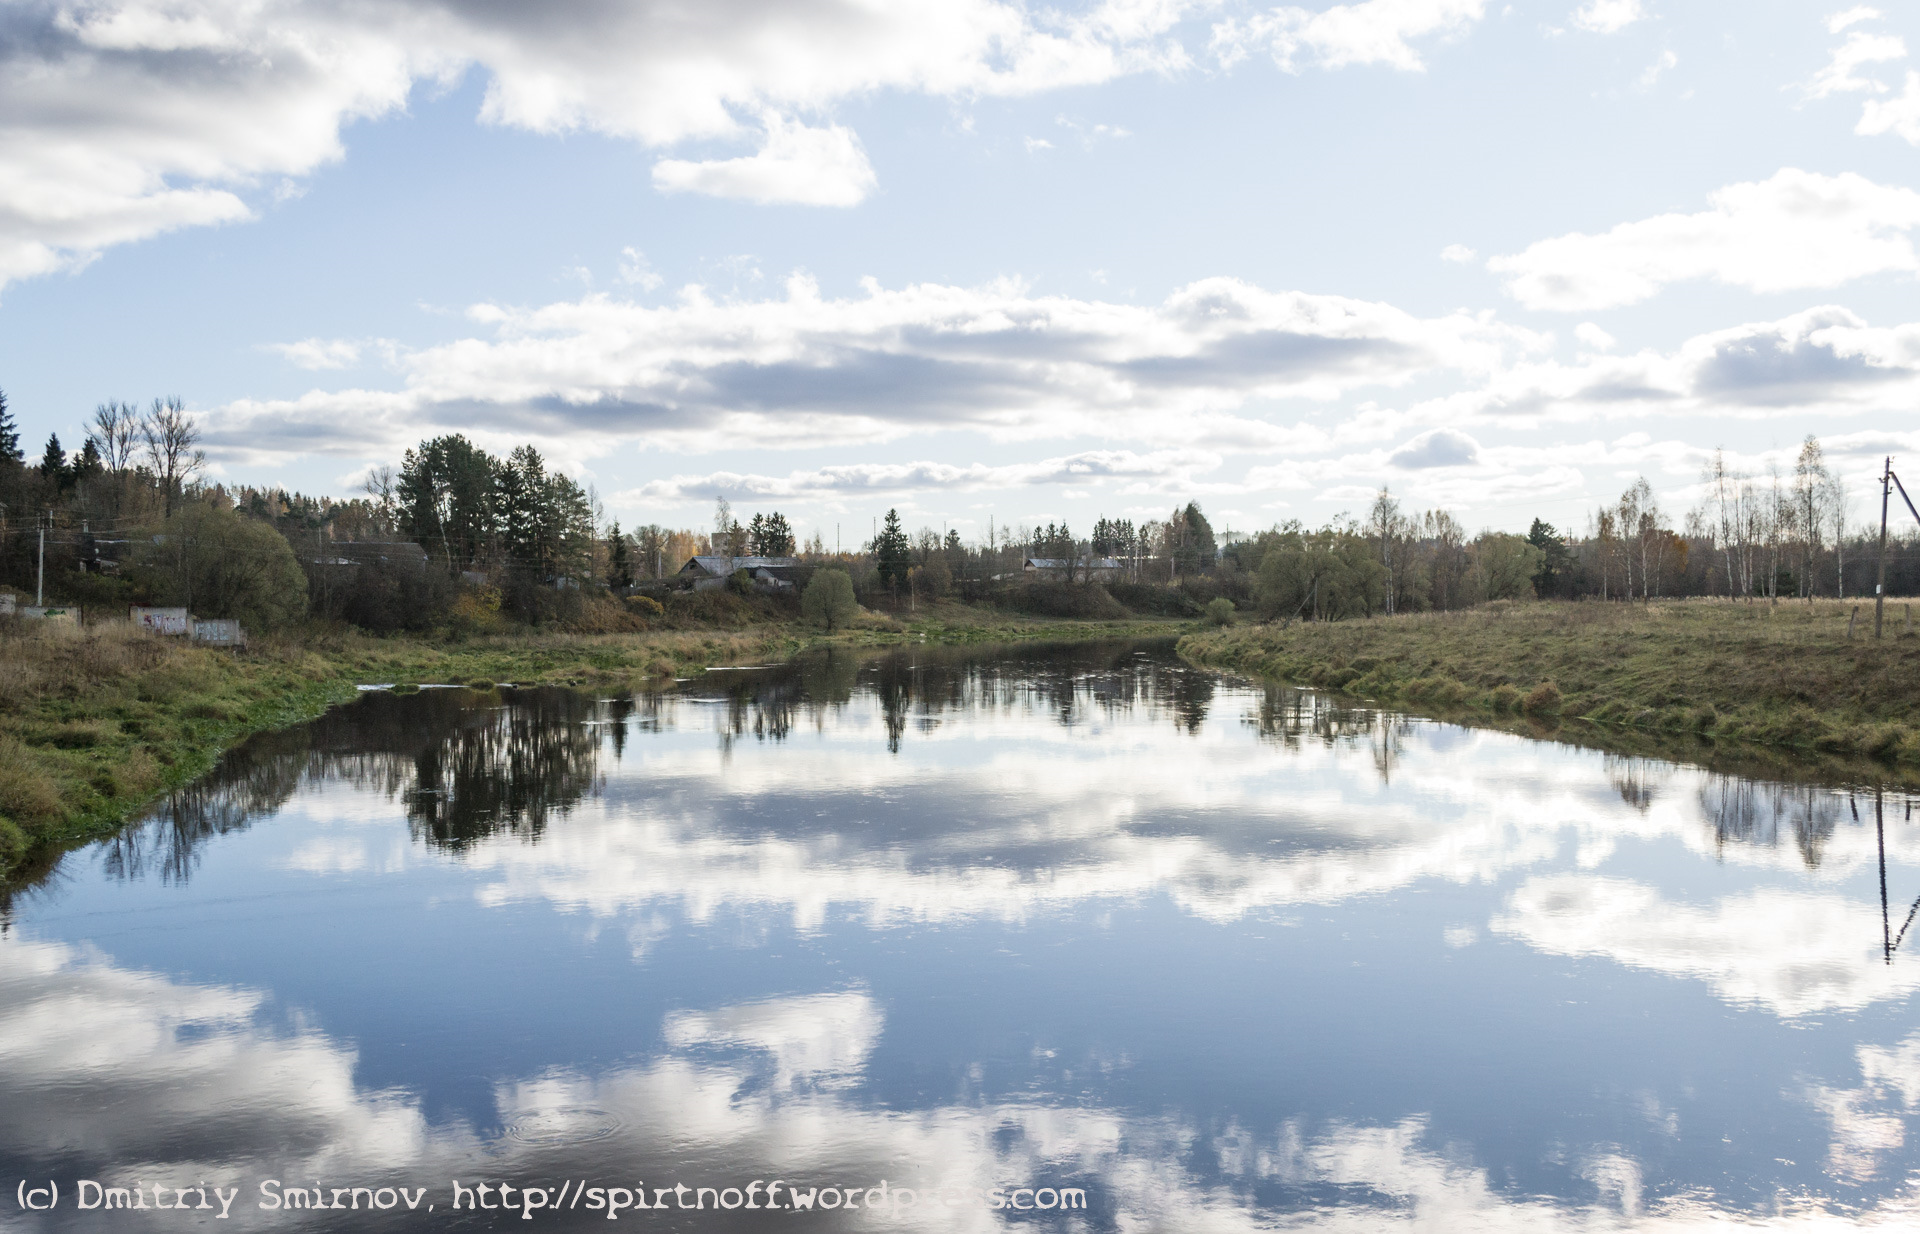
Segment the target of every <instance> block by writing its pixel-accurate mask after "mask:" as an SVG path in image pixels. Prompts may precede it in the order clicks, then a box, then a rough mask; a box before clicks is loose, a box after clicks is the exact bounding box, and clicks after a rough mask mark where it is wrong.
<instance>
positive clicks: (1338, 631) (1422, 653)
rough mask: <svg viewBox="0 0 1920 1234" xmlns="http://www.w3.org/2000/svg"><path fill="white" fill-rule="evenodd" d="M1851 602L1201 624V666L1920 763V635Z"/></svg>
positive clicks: (1387, 696) (1487, 708)
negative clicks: (1877, 622) (1854, 623)
mask: <svg viewBox="0 0 1920 1234" xmlns="http://www.w3.org/2000/svg"><path fill="white" fill-rule="evenodd" d="M1853 607H1854V606H1853V604H1852V602H1848V603H1845V604H1841V603H1837V602H1835V601H1831V600H1829V601H1816V602H1815V603H1813V604H1808V603H1806V602H1804V601H1798V602H1786V601H1783V602H1781V603H1780V604H1779V605H1777V606H1769V605H1766V604H1751V605H1749V604H1744V603H1739V604H1730V603H1728V602H1726V601H1717V602H1716V601H1698V600H1696V601H1675V602H1670V603H1659V602H1656V603H1654V604H1652V605H1650V606H1649V605H1625V604H1601V603H1590V602H1589V603H1568V602H1543V603H1532V604H1519V605H1499V604H1496V605H1488V606H1486V607H1484V608H1478V609H1469V610H1466V611H1462V612H1450V613H1421V614H1414V615H1407V616H1397V617H1382V618H1374V619H1372V620H1363V621H1342V622H1333V623H1311V624H1302V623H1295V624H1293V625H1289V626H1281V625H1261V626H1241V627H1235V628H1230V629H1223V630H1215V631H1208V632H1204V633H1193V634H1189V635H1188V636H1187V637H1185V638H1183V639H1182V640H1181V642H1180V651H1181V654H1182V655H1184V656H1185V657H1187V658H1188V659H1189V660H1191V661H1193V662H1195V663H1197V664H1203V665H1207V666H1210V667H1216V668H1227V669H1234V670H1238V671H1241V672H1247V673H1255V674H1260V675H1263V676H1268V677H1276V678H1280V679H1282V680H1285V681H1290V682H1294V683H1298V684H1301V685H1310V686H1316V687H1320V688H1323V689H1333V690H1339V691H1342V692H1344V693H1348V694H1353V695H1357V696H1359V697H1362V698H1369V699H1374V700H1377V701H1380V702H1383V703H1393V704H1397V705H1401V706H1405V707H1407V708H1408V709H1410V710H1416V711H1418V710H1425V711H1433V712H1438V713H1453V712H1461V711H1467V712H1473V711H1477V712H1481V713H1494V714H1509V715H1532V716H1537V717H1541V718H1543V719H1548V718H1550V719H1553V720H1557V721H1559V722H1562V723H1567V722H1574V723H1581V724H1590V725H1594V726H1599V727H1603V728H1614V729H1619V730H1638V731H1648V732H1693V733H1698V734H1702V735H1705V736H1709V737H1714V738H1737V739H1741V740H1747V741H1756V742H1765V743H1769V744H1773V745H1778V746H1783V747H1790V748H1800V749H1804V750H1808V751H1817V752H1821V753H1830V754H1845V755H1861V756H1868V757H1872V758H1876V759H1880V760H1884V761H1889V762H1894V763H1899V764H1909V765H1910V764H1915V763H1920V633H1916V632H1914V631H1912V630H1911V629H1910V628H1909V627H1908V625H1907V624H1906V609H1905V607H1904V602H1899V601H1896V602H1894V603H1892V604H1890V605H1889V606H1888V618H1889V620H1888V626H1887V637H1886V638H1885V639H1884V640H1882V641H1880V642H1875V641H1874V640H1873V638H1872V632H1873V606H1872V604H1871V603H1868V604H1866V605H1865V606H1863V608H1862V610H1861V618H1860V624H1859V628H1858V629H1857V630H1856V631H1855V635H1854V637H1853V638H1852V639H1849V638H1848V637H1847V622H1848V617H1849V615H1850V614H1851V612H1852V611H1853Z"/></svg>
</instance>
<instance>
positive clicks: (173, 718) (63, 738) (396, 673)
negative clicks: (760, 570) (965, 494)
mask: <svg viewBox="0 0 1920 1234" xmlns="http://www.w3.org/2000/svg"><path fill="white" fill-rule="evenodd" d="M1183 628H1184V624H1183V623H1176V622H1166V621H1139V620H1134V621H1048V620H1028V619H1023V618H1018V617H1008V616H1005V615H1004V614H999V613H991V612H983V611H981V610H976V609H970V608H967V607H965V606H963V605H957V604H947V605H938V606H929V608H928V611H926V612H925V613H924V614H922V615H919V616H915V617H912V618H910V619H907V620H902V621H895V620H893V619H890V618H885V617H873V616H869V617H865V618H863V619H862V620H861V621H860V622H859V623H857V624H856V626H855V627H854V628H853V629H850V630H846V631H842V632H839V633H836V634H834V635H832V636H826V635H822V634H820V633H819V632H818V631H815V630H810V629H808V628H806V627H803V626H801V625H798V624H796V623H792V622H763V623H758V624H749V625H744V626H740V627H736V628H727V629H691V630H690V629H678V630H660V631H650V632H646V633H638V634H597V635H595V634H556V633H527V632H520V633H513V634H506V633H502V634H496V635H489V636H486V637H478V638H466V639H461V640H458V641H436V640H431V639H414V638H371V637H367V636H364V635H360V634H356V633H352V632H344V631H319V632H312V631H310V632H307V633H305V634H303V635H300V636H294V637H284V638H274V639H256V640H255V642H254V645H253V646H252V647H251V648H249V649H248V650H247V651H245V652H243V653H240V654H234V653H230V652H224V651H214V650H210V649H206V648H195V647H189V646H187V645H185V644H183V643H181V642H180V641H178V640H174V639H162V638H158V637H155V636H151V635H147V634H142V633H139V632H136V631H134V630H132V629H131V628H129V627H128V626H126V625H125V624H124V623H113V624H106V625H101V626H97V627H90V628H87V629H84V630H77V629H73V628H70V627H63V626H58V625H52V624H46V625H43V624H41V623H37V622H36V623H26V622H13V621H6V622H0V875H3V874H4V873H5V872H6V871H7V870H9V869H11V868H13V867H16V866H18V865H19V864H20V863H21V862H23V861H24V860H26V859H27V858H29V857H30V856H31V855H32V854H34V853H35V852H46V851H51V850H54V849H58V848H60V847H64V846H66V845H70V844H73V843H77V842H79V841H82V840H86V839H90V838H93V837H97V836H100V835H104V834H107V833H109V832H111V831H112V830H113V829H114V828H115V827H117V826H119V825H120V824H121V823H122V822H123V821H125V820H126V819H127V818H129V817H131V816H132V815H134V814H136V813H138V812H139V811H140V810H142V809H143V808H144V807H145V806H147V805H148V804H149V803H150V802H152V801H153V800H154V799H155V798H156V797H158V796H160V795H162V794H164V793H165V792H167V791H168V790H169V789H171V788H174V787H176V786H178V785H180V784H183V783H185V782H187V781H188V780H191V779H193V778H194V777H196V776H199V775H201V774H202V773H204V772H205V771H206V770H208V769H209V768H210V767H212V766H213V763H214V761H215V760H216V759H217V758H219V756H220V754H221V753H222V752H223V751H225V750H226V749H227V748H229V747H230V746H232V745H234V744H235V743H236V742H238V741H240V740H241V739H242V738H244V737H246V736H247V735H248V734H250V733H255V732H259V731H261V730H263V729H270V728H278V727H284V726H286V725H289V724H295V723H298V722H300V721H301V720H305V719H308V718H310V717H312V716H314V715H317V714H319V713H320V712H321V711H323V710H325V709H326V707H328V706H329V705H331V704H333V703H336V702H341V701H344V700H346V699H349V698H351V697H353V695H354V693H355V687H356V686H357V685H361V684H397V685H400V686H402V687H405V686H407V685H410V684H416V683H428V682H469V683H471V682H496V683H503V682H514V683H518V684H532V683H544V684H559V685H579V686H593V687H596V688H603V689H625V688H645V687H648V686H658V685H660V684H662V683H665V682H667V681H669V680H670V679H671V678H673V677H676V676H686V675H688V674H689V673H692V672H697V671H698V670H699V669H701V668H703V667H706V666H708V665H715V664H747V663H755V662H760V661H766V660H775V659H781V658H784V657H786V656H789V655H792V654H793V653H795V652H797V651H800V650H803V649H805V648H807V647H810V646H814V645H818V644H820V643H824V642H833V643H837V644H842V645H849V646H886V645H891V644H901V643H908V642H930V643H994V642H1016V641H1025V640H1036V639H1058V640H1078V639H1092V638H1126V637H1150V636H1153V635H1173V634H1176V633H1178V632H1179V631H1180V630H1181V629H1183Z"/></svg>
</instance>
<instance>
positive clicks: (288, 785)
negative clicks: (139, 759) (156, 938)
mask: <svg viewBox="0 0 1920 1234" xmlns="http://www.w3.org/2000/svg"><path fill="white" fill-rule="evenodd" d="M240 761H241V762H242V763H243V764H244V765H243V766H239V767H236V768H235V771H236V774H235V775H233V776H232V777H231V778H227V779H223V778H222V777H221V775H220V773H219V772H218V771H216V772H215V773H214V774H213V775H212V776H209V777H207V778H205V779H201V780H196V781H195V782H194V783H192V784H189V785H187V786H186V787H185V788H182V789H179V790H177V791H175V792H174V793H173V795H172V796H170V797H169V798H168V799H167V803H166V805H164V806H162V807H161V808H160V809H159V810H158V811H157V812H155V813H154V814H153V815H152V816H151V817H150V818H149V819H148V821H147V822H146V823H144V824H141V825H136V826H132V827H126V828H123V829H122V830H121V831H120V833H119V834H118V835H116V836H114V837H113V839H111V840H109V841H108V842H107V846H106V853H105V855H104V858H103V860H104V863H105V866H106V871H107V873H108V874H109V875H110V876H112V877H115V878H144V877H146V876H147V875H148V874H158V875H159V876H160V879H161V881H162V882H164V883H184V882H186V881H187V879H188V878H190V877H191V876H192V874H193V871H194V867H195V866H197V865H198V864H199V860H200V857H199V853H200V848H201V846H202V845H204V844H205V843H206V842H207V841H208V840H211V839H213V838H214V837H215V836H223V835H226V834H227V833H228V832H230V831H243V830H245V829H246V828H247V827H249V826H251V825H252V823H253V820H254V819H256V818H259V817H261V816H262V815H266V814H270V813H272V812H273V811H275V810H277V809H279V808H280V807H281V806H282V805H284V804H286V801H287V799H288V798H289V797H292V796H293V792H294V789H296V788H298V787H299V785H300V780H301V778H302V777H303V776H304V775H305V774H306V771H307V765H306V764H307V760H306V759H304V758H302V757H300V756H299V755H297V754H289V755H283V756H281V757H276V758H268V759H259V760H255V759H245V760H240ZM222 769H223V770H224V769H225V766H224V764H223V767H222Z"/></svg>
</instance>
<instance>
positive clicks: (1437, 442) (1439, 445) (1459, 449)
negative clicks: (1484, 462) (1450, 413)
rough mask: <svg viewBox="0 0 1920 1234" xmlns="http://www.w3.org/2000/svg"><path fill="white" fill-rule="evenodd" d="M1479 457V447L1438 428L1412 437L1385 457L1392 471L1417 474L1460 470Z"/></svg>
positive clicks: (1450, 430)
mask: <svg viewBox="0 0 1920 1234" xmlns="http://www.w3.org/2000/svg"><path fill="white" fill-rule="evenodd" d="M1479 457H1480V443H1479V442H1477V441H1475V440H1474V439H1473V438H1471V437H1469V436H1467V435H1466V434H1465V433H1456V432H1454V431H1453V430H1452V429H1448V428H1437V429H1434V430H1432V431H1431V432H1426V433H1422V434H1420V435H1419V436H1418V437H1415V438H1414V439H1413V440H1412V441H1409V442H1408V443H1407V444H1406V445H1404V446H1401V447H1400V448H1399V449H1398V450H1395V451H1394V452H1393V453H1392V454H1390V455H1388V456H1387V461H1388V462H1389V463H1392V464H1393V465H1394V466H1395V467H1401V468H1405V469H1407V470H1409V471H1417V470H1420V469H1423V468H1428V467H1462V466H1465V465H1467V464H1469V463H1472V462H1475V461H1476V460H1478V459H1479Z"/></svg>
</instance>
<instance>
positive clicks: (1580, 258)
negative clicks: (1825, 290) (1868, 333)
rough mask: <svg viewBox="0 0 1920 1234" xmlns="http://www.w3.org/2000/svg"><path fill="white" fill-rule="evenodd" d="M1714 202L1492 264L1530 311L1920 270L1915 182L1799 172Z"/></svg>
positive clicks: (1569, 238)
mask: <svg viewBox="0 0 1920 1234" xmlns="http://www.w3.org/2000/svg"><path fill="white" fill-rule="evenodd" d="M1709 200H1710V201H1711V202H1712V206H1713V208H1712V209H1710V210H1707V211H1703V212H1701V213H1698V214H1663V215H1659V216H1656V217H1654V218H1650V219H1643V220H1641V221H1639V222H1634V223H1622V224H1620V225H1619V226H1617V227H1615V228H1613V229H1612V230H1611V231H1608V232H1605V233H1603V234H1601V235H1597V236H1596V235H1585V234H1580V233H1575V234H1572V235H1566V236H1558V237H1555V238H1554V239H1551V240H1541V241H1539V242H1537V243H1535V244H1532V245H1530V246H1528V247H1527V249H1526V250H1525V251H1523V252H1520V253H1517V254H1513V255H1511V256H1503V257H1495V258H1493V259H1492V260H1490V261H1489V262H1488V263H1487V266H1488V268H1489V269H1491V270H1494V271H1496V272H1498V273H1502V274H1506V275H1508V276H1509V278H1508V281H1507V290H1508V291H1509V292H1510V293H1511V294H1512V295H1513V296H1514V298H1516V299H1518V300H1519V301H1520V302H1521V303H1522V304H1524V305H1526V306H1527V307H1528V308H1536V309H1555V310H1559V311H1562V312H1577V311H1581V310H1587V309H1600V308H1613V307H1616V306H1618V305H1623V304H1633V303H1636V302H1638V301H1641V300H1645V299H1648V298H1649V297H1651V296H1653V295H1655V294H1657V293H1658V292H1659V291H1660V289H1661V288H1662V287H1664V286H1666V285H1667V284H1669V283H1676V282H1683V281H1687V280H1692V279H1712V280H1714V281H1716V282H1721V283H1727V284H1731V285H1733V286H1736V287H1744V288H1746V289H1747V290H1749V291H1754V292H1777V291H1795V290H1801V289H1805V288H1816V287H1834V286H1838V285H1839V284H1841V283H1844V282H1846V281H1848V280H1850V279H1856V278H1862V277H1865V276H1867V275H1870V274H1880V273H1887V272H1907V271H1912V270H1914V269H1916V267H1917V265H1920V263H1917V262H1916V259H1915V255H1914V250H1913V244H1912V242H1911V240H1910V239H1909V238H1908V236H1907V234H1906V233H1907V232H1908V231H1909V230H1910V229H1911V228H1913V227H1914V226H1915V225H1916V224H1920V193H1916V192H1914V191H1913V190H1912V189H1906V188H1897V187H1889V186H1885V185H1879V184H1875V183H1873V182H1872V181H1870V180H1867V179H1866V178H1864V177H1862V176H1858V175H1855V174H1853V173H1851V172H1848V173H1845V174H1842V175H1838V176H1824V175H1820V174H1818V173H1815V172H1805V171H1800V170H1798V169H1795V168H1791V167H1789V168H1783V169H1782V170H1780V171H1778V172H1776V173H1775V174H1774V175H1773V176H1772V177H1771V178H1770V179H1767V180H1762V181H1759V182H1755V183H1746V184H1734V185H1729V186H1728V187H1726V188H1723V189H1720V190H1719V191H1717V192H1715V193H1714V194H1713V195H1712V197H1711V198H1710V199H1709Z"/></svg>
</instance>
